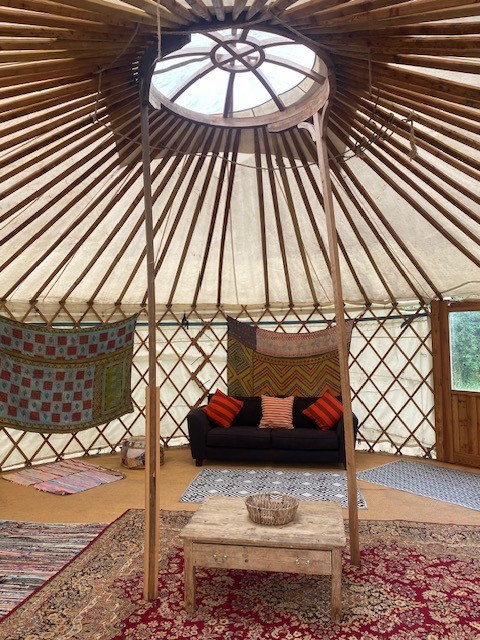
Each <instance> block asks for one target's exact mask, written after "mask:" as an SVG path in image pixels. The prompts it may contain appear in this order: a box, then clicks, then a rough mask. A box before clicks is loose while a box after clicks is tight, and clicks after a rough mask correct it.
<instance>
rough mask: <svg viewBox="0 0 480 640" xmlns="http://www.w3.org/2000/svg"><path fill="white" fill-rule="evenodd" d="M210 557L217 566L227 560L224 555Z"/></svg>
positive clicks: (216, 554)
mask: <svg viewBox="0 0 480 640" xmlns="http://www.w3.org/2000/svg"><path fill="white" fill-rule="evenodd" d="M212 557H213V559H214V560H215V562H218V564H220V563H221V562H225V560H226V559H227V558H228V556H227V555H226V554H223V555H220V554H218V553H214V554H212Z"/></svg>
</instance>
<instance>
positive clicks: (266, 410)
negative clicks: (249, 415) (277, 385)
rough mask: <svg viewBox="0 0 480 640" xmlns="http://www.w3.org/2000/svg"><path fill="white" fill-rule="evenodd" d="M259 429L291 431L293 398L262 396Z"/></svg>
mask: <svg viewBox="0 0 480 640" xmlns="http://www.w3.org/2000/svg"><path fill="white" fill-rule="evenodd" d="M260 429H293V396H289V397H288V398H271V397H270V396H262V419H261V420H260Z"/></svg>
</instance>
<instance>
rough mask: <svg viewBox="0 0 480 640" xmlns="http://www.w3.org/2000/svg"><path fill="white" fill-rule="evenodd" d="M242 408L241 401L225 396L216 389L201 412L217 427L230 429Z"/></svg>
mask: <svg viewBox="0 0 480 640" xmlns="http://www.w3.org/2000/svg"><path fill="white" fill-rule="evenodd" d="M242 407H243V402H242V401H241V400H237V399H236V398H232V397H231V396H227V395H226V394H225V393H223V391H220V389H217V390H216V391H215V393H214V394H213V396H212V397H211V398H210V402H209V403H208V404H207V406H206V407H205V408H204V409H203V410H204V411H205V413H206V414H207V416H208V418H209V419H210V420H211V421H212V422H215V424H218V426H220V427H230V426H231V424H232V422H233V419H234V418H235V416H236V415H237V414H238V413H239V411H240V409H241V408H242Z"/></svg>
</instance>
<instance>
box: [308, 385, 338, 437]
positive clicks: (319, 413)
mask: <svg viewBox="0 0 480 640" xmlns="http://www.w3.org/2000/svg"><path fill="white" fill-rule="evenodd" d="M303 413H304V414H305V415H306V416H308V417H309V418H312V420H314V421H315V422H316V423H317V425H318V426H319V427H320V429H324V430H326V429H331V428H332V427H334V426H335V425H336V424H337V422H338V421H339V420H340V418H341V417H342V416H343V406H342V403H341V402H339V401H338V400H337V398H334V397H333V396H332V394H331V393H330V392H329V391H327V392H326V393H325V394H324V395H323V396H322V397H321V398H319V399H318V400H317V401H316V402H314V403H313V404H311V405H310V406H309V407H308V408H307V409H304V411H303Z"/></svg>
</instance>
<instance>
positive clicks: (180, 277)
mask: <svg viewBox="0 0 480 640" xmlns="http://www.w3.org/2000/svg"><path fill="white" fill-rule="evenodd" d="M458 4H459V3H458V2H455V3H452V2H448V1H447V0H442V1H441V2H435V3H432V2H427V1H426V0H410V1H409V2H403V3H398V2H393V1H392V0H381V1H376V2H373V3H369V9H368V10H365V8H364V7H363V4H362V3H360V2H358V1H357V0H354V1H353V2H352V1H350V2H337V1H334V0H311V1H310V2H282V1H280V2H279V1H278V0H271V1H269V2H268V1H267V2H265V1H264V0H263V1H259V0H254V1H253V2H250V1H249V2H245V1H243V0H235V2H222V1H220V0H218V1H215V2H202V1H201V0H198V1H194V0H191V1H189V2H188V3H184V2H180V1H176V0H168V1H167V0H163V1H162V2H161V3H160V7H161V10H160V12H159V15H157V5H156V4H155V2H153V0H142V1H140V2H137V1H136V2H134V1H133V0H132V1H131V2H130V1H128V2H127V1H125V2H117V3H113V2H109V1H108V0H81V1H80V0H79V1H76V2H70V1H67V0H64V1H63V2H50V3H48V5H47V4H45V3H43V2H40V1H39V0H28V2H20V1H19V0H18V1H17V0H10V1H9V2H8V3H4V5H3V7H2V9H1V10H0V20H1V26H0V30H1V36H0V37H1V40H2V43H3V46H2V50H1V51H0V61H1V69H2V71H1V74H0V97H1V98H2V124H1V131H2V137H1V141H0V145H1V146H0V148H1V152H2V154H1V158H0V172H1V173H0V299H3V300H7V301H9V303H14V304H22V303H25V302H28V301H35V302H38V303H44V304H45V303H48V302H54V301H55V302H56V301H65V302H68V303H69V304H71V305H72V304H73V305H75V304H84V303H85V302H86V301H89V302H93V303H95V304H100V305H107V306H108V305H112V304H113V303H121V304H124V305H133V306H137V305H139V304H142V303H144V302H145V299H146V275H145V270H146V267H145V255H144V247H145V237H144V229H143V226H142V219H143V199H142V196H143V179H142V171H141V146H140V141H139V102H138V90H137V86H136V78H137V70H138V62H139V61H140V60H141V58H142V55H143V53H144V51H145V50H146V49H147V47H148V46H149V45H150V44H152V43H153V46H155V40H156V35H157V29H158V18H159V20H160V25H161V29H162V42H164V43H167V42H170V41H168V38H167V35H168V33H169V32H175V33H178V32H182V33H186V32H189V31H192V30H205V29H207V28H208V29H212V30H214V29H216V28H219V27H221V26H222V25H227V24H228V25H232V24H233V25H243V26H244V25H246V24H248V23H249V22H252V24H254V25H255V26H256V27H257V28H258V25H261V24H265V25H266V26H268V27H269V28H274V29H280V30H283V32H284V33H286V34H287V35H289V37H295V35H296V34H297V35H298V34H300V35H303V37H304V41H305V42H306V43H307V44H309V45H310V46H313V45H314V44H315V43H318V44H319V45H321V47H323V48H324V49H325V50H326V51H327V52H328V54H329V56H330V57H331V59H332V62H333V65H334V68H335V74H336V81H337V91H336V95H335V98H334V101H333V105H332V110H331V116H330V128H329V140H330V154H331V158H330V167H331V179H332V185H333V189H334V203H335V210H336V215H337V227H338V233H339V239H340V253H341V267H342V278H343V287H344V296H345V299H346V301H347V302H348V303H351V304H355V305H360V306H362V305H365V304H366V305H370V304H372V303H376V302H378V303H387V304H388V303H394V304H395V303H396V302H397V301H414V300H425V301H428V300H430V299H431V298H433V297H438V296H442V295H447V296H457V295H459V296H471V295H478V294H479V292H480V251H479V246H478V243H479V233H478V230H479V220H480V214H479V211H480V206H479V205H480V180H479V178H480V152H479V150H480V125H479V123H478V108H479V106H480V83H479V69H480V58H479V56H480V49H479V47H478V42H479V41H478V32H479V24H480V21H479V17H480V7H479V5H478V4H477V3H473V2H470V3H469V2H466V3H462V5H461V6H458ZM370 5H371V7H370ZM173 37H181V36H170V38H173ZM305 38H306V39H305ZM150 130H151V147H152V166H151V170H152V176H153V193H154V203H153V213H154V224H155V251H156V264H157V269H158V272H157V280H156V287H157V302H158V304H159V305H160V306H164V305H173V307H174V308H175V307H178V308H182V307H185V306H188V307H190V306H191V305H194V306H197V307H203V306H212V305H222V306H225V307H235V306H238V305H256V306H258V305H260V306H261V305H267V306H268V305H276V304H287V305H294V306H302V305H307V306H308V305H316V306H320V307H324V306H329V305H331V303H332V298H333V294H332V287H331V282H330V277H329V268H328V256H327V252H326V244H327V241H326V228H325V219H324V213H323V208H322V196H321V192H320V187H319V186H318V185H319V184H320V182H319V176H318V169H317V167H316V165H315V159H316V156H315V148H314V145H313V143H312V141H311V139H310V137H309V133H308V132H307V131H306V130H305V129H302V130H299V129H297V128H294V129H291V130H289V131H286V132H283V133H276V134H274V133H267V132H266V131H265V130H264V129H263V128H259V129H255V130H254V129H243V130H241V129H228V128H227V129H225V128H224V129H216V128H213V127H209V126H208V125H200V124H198V123H195V122H193V121H190V120H187V119H183V118H182V117H180V116H179V115H178V114H171V113H169V112H168V110H167V109H165V108H164V109H162V110H161V111H160V112H158V111H155V110H153V109H152V110H151V114H150Z"/></svg>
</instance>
